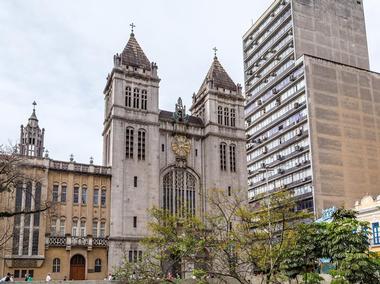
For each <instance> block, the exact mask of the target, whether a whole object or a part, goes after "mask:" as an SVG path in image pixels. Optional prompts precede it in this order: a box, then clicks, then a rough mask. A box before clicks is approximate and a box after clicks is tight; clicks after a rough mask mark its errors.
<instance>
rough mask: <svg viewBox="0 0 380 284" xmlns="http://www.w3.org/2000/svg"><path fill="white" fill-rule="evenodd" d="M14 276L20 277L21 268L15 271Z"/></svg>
mask: <svg viewBox="0 0 380 284" xmlns="http://www.w3.org/2000/svg"><path fill="white" fill-rule="evenodd" d="M13 276H14V278H20V270H19V269H16V270H15V271H14V273H13Z"/></svg>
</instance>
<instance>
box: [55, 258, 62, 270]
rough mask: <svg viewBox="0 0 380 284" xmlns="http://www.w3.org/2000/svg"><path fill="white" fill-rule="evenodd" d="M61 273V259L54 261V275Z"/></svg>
mask: <svg viewBox="0 0 380 284" xmlns="http://www.w3.org/2000/svg"><path fill="white" fill-rule="evenodd" d="M58 272H61V260H60V259H59V258H54V259H53V273H58Z"/></svg>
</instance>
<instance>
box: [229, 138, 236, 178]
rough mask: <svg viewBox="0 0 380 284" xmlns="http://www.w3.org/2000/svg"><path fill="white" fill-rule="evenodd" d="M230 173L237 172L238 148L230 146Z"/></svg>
mask: <svg viewBox="0 0 380 284" xmlns="http://www.w3.org/2000/svg"><path fill="white" fill-rule="evenodd" d="M230 171H231V172H236V146H235V145H234V144H231V145H230Z"/></svg>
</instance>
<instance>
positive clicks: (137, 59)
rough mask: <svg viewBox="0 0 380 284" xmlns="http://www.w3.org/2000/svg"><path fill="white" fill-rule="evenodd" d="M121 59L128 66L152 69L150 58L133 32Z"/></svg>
mask: <svg viewBox="0 0 380 284" xmlns="http://www.w3.org/2000/svg"><path fill="white" fill-rule="evenodd" d="M121 60H122V64H124V65H126V66H132V67H139V68H143V69H145V70H151V66H150V62H149V59H148V58H147V57H146V55H145V53H144V51H143V50H142V48H141V47H140V45H139V43H138V42H137V40H136V38H135V35H134V34H133V33H132V34H131V36H130V38H129V40H128V43H127V45H126V46H125V48H124V50H123V52H122V53H121Z"/></svg>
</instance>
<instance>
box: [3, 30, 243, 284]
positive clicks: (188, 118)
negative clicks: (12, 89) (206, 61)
mask: <svg viewBox="0 0 380 284" xmlns="http://www.w3.org/2000/svg"><path fill="white" fill-rule="evenodd" d="M157 70H158V67H157V64H155V63H153V62H150V61H149V60H148V58H147V57H146V55H145V54H144V52H143V50H142V49H141V47H140V45H139V44H138V42H137V40H136V38H135V36H134V34H133V33H132V34H131V36H130V39H129V41H128V43H127V45H126V47H125V48H124V50H123V52H122V53H121V54H116V55H115V56H114V66H113V69H112V72H111V73H110V75H109V76H108V78H107V83H106V86H105V89H104V102H105V114H104V130H103V165H102V166H99V165H94V163H93V160H92V159H90V163H88V164H82V163H77V162H76V161H75V160H74V157H73V156H71V157H70V160H69V161H58V160H54V159H51V158H50V157H49V155H48V153H47V151H46V149H45V142H46V141H45V140H44V134H45V130H44V129H41V128H40V127H39V122H38V119H37V116H36V112H35V109H33V113H32V115H31V117H30V118H29V121H28V123H27V125H26V126H25V127H24V126H21V131H20V144H19V154H20V155H21V156H22V157H23V163H22V169H23V171H24V172H25V173H26V176H28V179H26V180H23V181H21V183H20V184H18V185H17V186H16V188H15V190H14V192H11V193H2V194H0V200H1V202H0V207H1V210H2V211H7V210H8V211H20V210H21V211H25V212H28V211H31V210H35V209H38V208H41V207H42V206H44V205H46V204H50V205H51V208H50V209H49V210H48V211H46V212H48V213H46V214H45V213H43V212H41V213H34V214H21V215H18V216H16V217H14V218H7V219H3V220H0V228H1V229H2V230H3V231H7V232H8V233H7V234H8V235H9V241H8V242H7V243H6V245H5V246H4V247H2V249H1V250H0V251H1V257H0V274H2V275H5V274H6V273H8V272H10V273H13V274H14V276H15V279H16V280H21V279H23V278H24V277H25V275H26V274H30V275H32V276H33V279H34V280H43V279H45V277H46V275H47V273H51V275H52V278H53V279H54V280H63V279H68V280H69V279H73V280H82V279H88V280H102V279H104V277H106V276H107V275H108V273H112V272H113V271H114V270H115V268H116V267H117V266H119V265H120V264H121V263H122V261H123V260H127V261H130V262H136V261H138V260H139V259H140V258H141V256H142V252H143V248H142V246H141V245H140V244H139V242H140V241H141V240H142V239H143V238H144V237H145V236H147V235H148V234H149V232H148V229H147V224H148V222H149V213H148V210H149V209H150V208H152V207H160V208H165V209H167V210H169V211H170V212H172V213H173V214H177V213H178V214H179V212H181V210H182V209H181V210H180V207H181V206H182V205H183V204H186V210H187V212H191V213H192V214H196V215H198V216H200V217H204V216H205V215H206V214H207V212H208V210H209V208H208V202H207V201H208V197H209V195H210V194H211V193H212V191H213V190H225V191H226V193H227V192H228V194H229V195H232V194H233V192H235V191H239V192H244V193H245V192H246V187H247V176H246V163H245V144H246V141H245V130H244V98H243V96H242V92H241V87H240V85H236V84H235V83H234V82H233V81H232V80H231V78H230V77H229V75H228V74H227V73H226V71H225V70H224V68H223V67H222V65H221V64H220V62H219V60H218V58H217V57H216V56H215V57H214V59H213V61H212V64H211V67H210V69H209V71H208V73H207V75H206V77H205V79H204V81H203V82H202V84H201V87H200V89H199V91H198V92H197V93H194V95H193V98H192V105H191V107H190V112H191V115H190V114H188V112H187V111H186V107H185V106H184V105H183V103H182V100H181V98H175V99H173V110H172V111H165V110H160V109H159V83H160V78H159V77H158V72H157Z"/></svg>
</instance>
